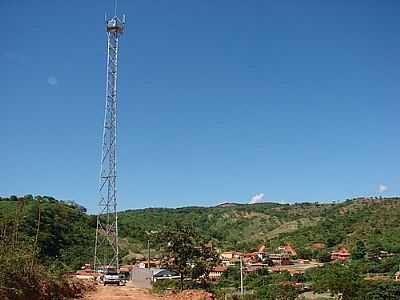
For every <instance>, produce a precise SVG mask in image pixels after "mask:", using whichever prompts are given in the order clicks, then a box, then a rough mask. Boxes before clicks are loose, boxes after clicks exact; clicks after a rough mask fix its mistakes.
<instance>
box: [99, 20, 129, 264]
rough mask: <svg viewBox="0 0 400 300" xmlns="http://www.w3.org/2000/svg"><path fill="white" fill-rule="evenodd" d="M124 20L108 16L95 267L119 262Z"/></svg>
mask: <svg viewBox="0 0 400 300" xmlns="http://www.w3.org/2000/svg"><path fill="white" fill-rule="evenodd" d="M124 26H125V16H123V18H122V21H121V20H120V19H119V18H118V17H117V14H116V13H115V15H114V17H112V18H111V19H109V20H106V31H107V83H106V105H105V114H104V129H103V130H104V131H103V144H102V154H101V169H100V180H99V181H100V183H99V194H100V201H99V204H98V207H99V213H98V215H97V228H96V244H95V250H94V266H93V267H94V270H98V269H99V268H102V269H104V268H107V267H114V268H116V269H117V270H118V269H119V262H118V214H117V155H116V150H117V74H118V73H117V67H118V40H119V37H120V35H121V34H122V33H123V32H124Z"/></svg>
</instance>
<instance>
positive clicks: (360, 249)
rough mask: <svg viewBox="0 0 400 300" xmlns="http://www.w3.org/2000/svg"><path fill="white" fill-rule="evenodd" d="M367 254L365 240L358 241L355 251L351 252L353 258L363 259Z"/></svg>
mask: <svg viewBox="0 0 400 300" xmlns="http://www.w3.org/2000/svg"><path fill="white" fill-rule="evenodd" d="M366 254H367V248H366V247H365V244H364V242H363V241H357V242H356V246H355V247H354V249H353V251H352V252H351V258H352V259H363V258H364V257H365V255H366Z"/></svg>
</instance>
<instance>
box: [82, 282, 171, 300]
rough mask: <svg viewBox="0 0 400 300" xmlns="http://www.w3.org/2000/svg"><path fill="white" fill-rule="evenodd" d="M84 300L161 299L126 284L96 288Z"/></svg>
mask: <svg viewBox="0 0 400 300" xmlns="http://www.w3.org/2000/svg"><path fill="white" fill-rule="evenodd" d="M83 299H84V300H161V299H163V298H162V297H159V296H154V295H152V294H150V292H149V290H147V289H139V288H136V287H134V286H133V285H132V284H130V283H128V284H127V285H126V286H112V285H108V286H102V285H99V286H97V289H96V291H94V292H91V293H88V294H87V296H86V297H84V298H83Z"/></svg>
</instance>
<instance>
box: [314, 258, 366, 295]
mask: <svg viewBox="0 0 400 300" xmlns="http://www.w3.org/2000/svg"><path fill="white" fill-rule="evenodd" d="M310 275H311V280H312V284H313V289H314V291H316V292H331V293H333V294H342V295H343V300H354V299H357V297H358V296H359V295H360V293H361V291H362V283H363V279H362V278H361V276H360V274H358V273H357V272H356V271H355V270H354V269H352V268H350V267H349V266H347V265H341V264H339V263H336V264H333V265H325V266H324V267H323V268H321V269H316V270H313V272H311V274H310Z"/></svg>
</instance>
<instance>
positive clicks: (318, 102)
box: [0, 0, 400, 212]
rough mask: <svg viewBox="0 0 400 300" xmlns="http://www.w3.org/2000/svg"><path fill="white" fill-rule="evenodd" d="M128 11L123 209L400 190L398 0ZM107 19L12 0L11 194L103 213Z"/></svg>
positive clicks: (94, 7)
mask: <svg viewBox="0 0 400 300" xmlns="http://www.w3.org/2000/svg"><path fill="white" fill-rule="evenodd" d="M323 2H324V3H323ZM118 7H119V11H120V12H121V13H122V12H124V13H126V15H127V26H126V34H125V35H124V36H123V37H122V39H121V43H120V45H121V48H120V65H119V66H120V68H119V71H120V73H119V82H118V87H119V115H118V117H119V136H118V142H119V145H118V146H119V149H118V155H119V156H118V163H119V168H118V176H119V178H118V195H119V201H120V203H119V208H120V209H127V208H139V207H149V206H152V207H154V206H157V207H158V206H161V207H176V206H186V205H215V204H218V203H220V202H223V201H236V202H242V203H245V202H248V201H249V199H250V198H251V197H252V196H253V195H255V194H256V193H264V194H265V196H264V199H265V200H267V201H281V202H295V201H321V202H322V201H332V200H342V199H345V198H347V197H353V196H359V195H380V194H382V195H384V196H386V195H397V194H399V191H400V187H399V184H400V173H399V171H398V170H399V168H398V166H399V163H400V161H399V155H398V149H399V146H400V142H399V139H398V138H397V136H398V127H399V126H398V113H399V110H400V102H399V96H400V84H399V78H400V56H399V50H400V49H399V48H400V34H399V31H400V23H399V22H400V21H399V18H398V16H399V14H400V2H398V1H388V0H387V1H368V0H363V1H361V0H353V1H344V0H343V1H342V0H338V1H317V0H305V1H301V4H300V1H297V0H283V1H267V0H265V1H261V0H260V1H256V0H254V1H239V0H233V1H232V0H230V1H227V0H219V1H211V0H204V1H186V0H171V1H164V0H152V1H150V0H146V1H144V0H140V1H139V0H137V1H128V0H119V4H118ZM105 11H108V12H109V13H110V14H111V13H112V12H113V3H112V1H111V0H110V1H105V0H102V1H77V0H71V1H61V0H52V1H47V0H46V1H45V0H44V1H28V0H23V1H2V2H1V3H0V14H1V19H0V25H1V27H0V28H1V29H0V30H1V34H2V37H3V46H2V48H1V50H0V57H1V62H2V72H0V82H1V95H0V103H1V112H2V113H1V118H0V128H1V129H0V132H1V135H0V137H1V147H0V157H1V159H0V169H1V175H0V195H2V196H7V195H11V194H17V195H24V194H34V195H36V194H44V195H52V196H54V197H56V198H59V199H69V200H75V201H77V202H79V203H81V204H82V205H84V206H86V207H87V208H88V209H89V210H90V211H92V212H94V211H96V204H97V201H98V196H97V185H98V175H99V161H100V145H101V134H102V125H103V120H102V118H103V109H104V101H105V99H104V94H105V93H104V90H105V86H104V84H105V60H106V58H105V52H106V35H105V31H104V12H105ZM379 185H381V187H380V188H379ZM379 189H380V191H379Z"/></svg>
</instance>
